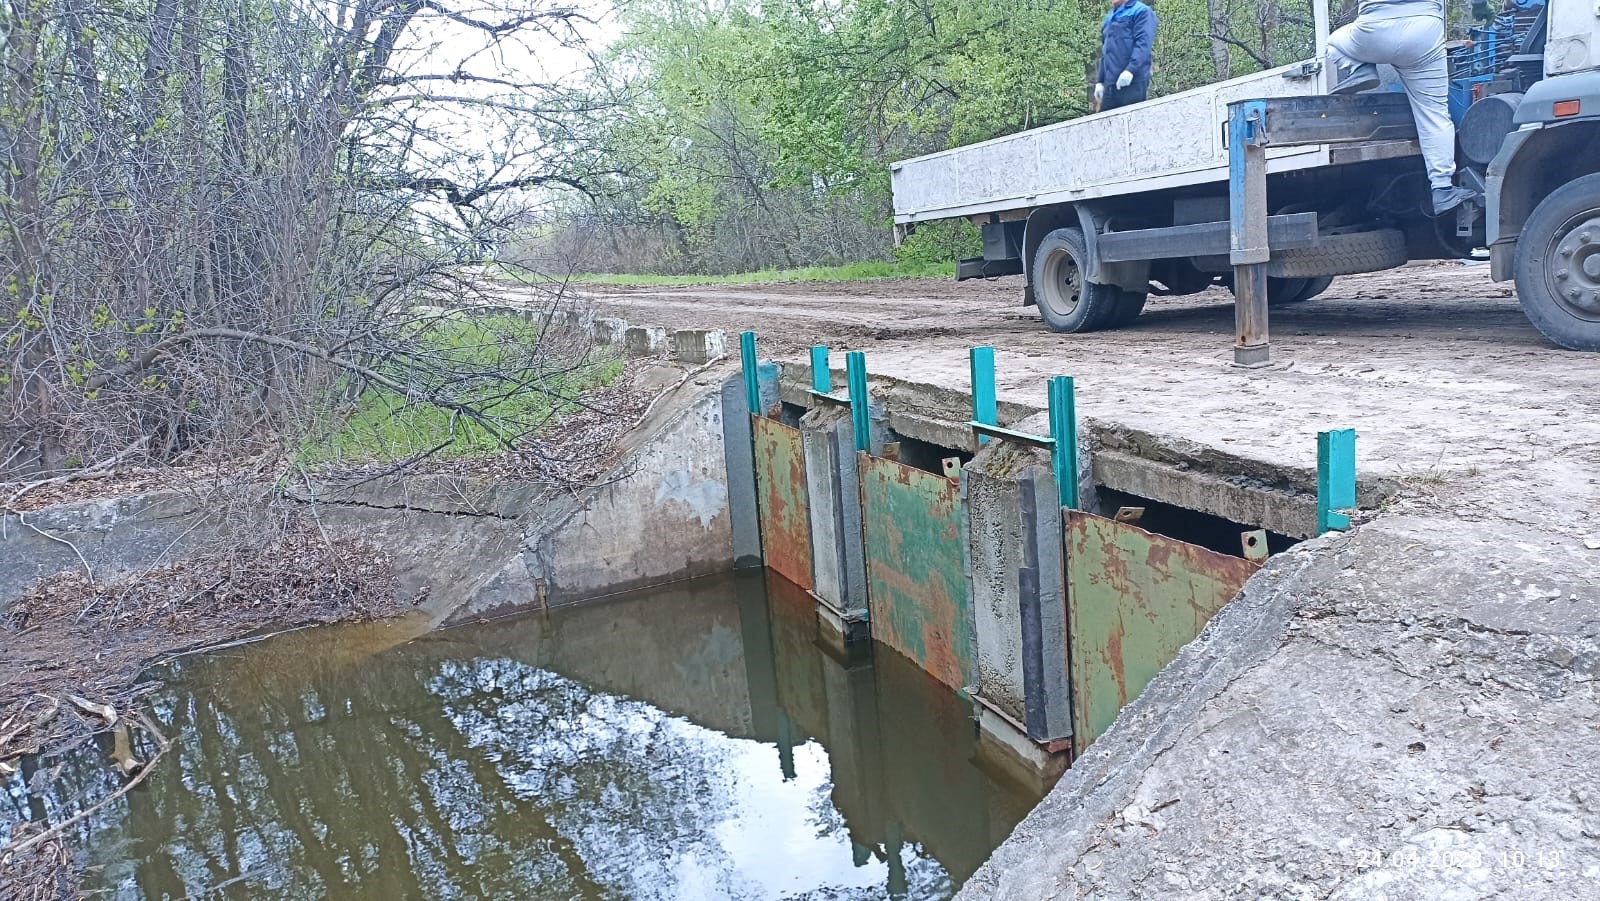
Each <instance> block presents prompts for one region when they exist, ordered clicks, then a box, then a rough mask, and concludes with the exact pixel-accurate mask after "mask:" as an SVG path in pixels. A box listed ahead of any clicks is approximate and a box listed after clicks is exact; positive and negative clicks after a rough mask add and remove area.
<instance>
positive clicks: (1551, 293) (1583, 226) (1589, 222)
mask: <svg viewBox="0 0 1600 901" xmlns="http://www.w3.org/2000/svg"><path fill="white" fill-rule="evenodd" d="M1516 276H1517V298H1518V300H1520V301H1521V303H1522V311H1523V312H1524V313H1526V314H1528V319H1529V320H1531V321H1532V322H1533V324H1534V326H1535V327H1536V328H1538V329H1539V331H1541V332H1543V333H1544V336H1545V337H1546V338H1549V339H1550V340H1551V341H1553V342H1555V343H1556V344H1559V345H1561V346H1562V347H1565V348H1567V349H1568V350H1591V351H1600V174H1595V175H1585V176H1584V177H1582V178H1579V179H1575V180H1573V181H1570V182H1568V183H1567V184H1565V185H1563V186H1561V187H1560V188H1557V189H1556V190H1555V191H1554V192H1552V193H1551V194H1550V196H1549V197H1546V198H1545V199H1544V201H1543V202H1541V203H1540V204H1539V205H1538V206H1537V207H1534V210H1533V215H1531V216H1529V217H1528V221H1527V223H1526V224H1525V225H1523V227H1522V237H1520V238H1518V239H1517V263H1516Z"/></svg>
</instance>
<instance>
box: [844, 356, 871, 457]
mask: <svg viewBox="0 0 1600 901" xmlns="http://www.w3.org/2000/svg"><path fill="white" fill-rule="evenodd" d="M844 372H845V378H846V379H847V380H848V381H849V384H850V421H851V423H852V424H853V425H854V426H855V428H854V431H855V433H856V450H858V451H870V450H872V416H871V414H870V413H869V412H868V410H867V355H866V354H864V353H862V352H861V351H859V350H857V351H851V352H850V353H847V354H845V356H844Z"/></svg>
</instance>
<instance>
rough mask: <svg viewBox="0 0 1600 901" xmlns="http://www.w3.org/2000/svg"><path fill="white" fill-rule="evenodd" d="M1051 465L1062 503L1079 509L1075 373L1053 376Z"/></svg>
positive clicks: (1051, 393)
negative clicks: (1073, 374)
mask: <svg viewBox="0 0 1600 901" xmlns="http://www.w3.org/2000/svg"><path fill="white" fill-rule="evenodd" d="M1050 437H1051V438H1052V439H1054V446H1053V447H1052V448H1051V449H1050V466H1051V469H1053V470H1055V476H1056V493H1057V494H1058V495H1059V498H1058V499H1059V500H1060V502H1061V506H1063V507H1066V508H1067V509H1069V510H1076V509H1078V401H1077V391H1076V388H1075V387H1074V385H1073V381H1072V376H1069V375H1058V376H1054V377H1052V378H1051V379H1050Z"/></svg>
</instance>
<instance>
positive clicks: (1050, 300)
mask: <svg viewBox="0 0 1600 901" xmlns="http://www.w3.org/2000/svg"><path fill="white" fill-rule="evenodd" d="M1088 257H1089V252H1088V249H1087V245H1086V244H1085V243H1084V240H1083V231H1082V230H1081V229H1077V228H1058V229H1056V230H1055V231H1053V232H1050V233H1049V234H1047V235H1045V236H1044V240H1043V241H1041V242H1039V249H1038V251H1037V252H1035V253H1034V255H1033V272H1032V278H1031V279H1030V281H1031V282H1032V283H1033V296H1034V298H1035V300H1037V301H1038V304H1039V316H1040V317H1041V318H1043V319H1044V323H1045V325H1048V326H1049V327H1050V330H1051V331H1053V332H1092V331H1094V330H1095V329H1098V328H1103V327H1105V326H1106V324H1107V323H1108V322H1109V321H1110V320H1111V318H1112V317H1113V316H1114V315H1115V314H1116V312H1117V310H1118V308H1119V307H1120V306H1121V301H1122V289H1120V288H1118V287H1117V286H1116V285H1097V284H1095V283H1094V282H1091V281H1089V280H1088V279H1086V278H1084V276H1083V272H1084V265H1083V264H1084V262H1085V261H1086V260H1087V259H1088Z"/></svg>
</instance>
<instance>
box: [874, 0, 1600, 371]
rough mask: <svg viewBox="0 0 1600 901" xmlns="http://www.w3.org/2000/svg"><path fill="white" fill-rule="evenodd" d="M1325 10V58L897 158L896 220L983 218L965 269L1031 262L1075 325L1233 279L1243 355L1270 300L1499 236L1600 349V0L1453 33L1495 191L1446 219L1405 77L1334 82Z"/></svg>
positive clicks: (1524, 291)
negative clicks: (1336, 88)
mask: <svg viewBox="0 0 1600 901" xmlns="http://www.w3.org/2000/svg"><path fill="white" fill-rule="evenodd" d="M1313 8H1314V12H1315V16H1314V18H1315V23H1316V28H1315V35H1316V53H1317V55H1316V59H1313V60H1310V61H1307V62H1302V63H1298V64H1296V65H1292V66H1284V67H1279V68H1275V69H1270V70H1267V71H1262V72H1258V73H1254V74H1251V75H1246V76H1243V77H1240V78H1235V79H1232V80H1229V81H1224V82H1220V83H1217V84H1211V85H1206V86H1204V87H1200V88H1196V89H1193V90H1189V91H1185V92H1182V93H1179V94H1173V95H1169V96H1165V97H1158V98H1154V99H1152V100H1149V101H1147V102H1145V103H1142V104H1138V105H1135V106H1131V107H1124V108H1121V109H1117V110H1112V111H1108V112H1102V113H1097V114H1094V115H1089V116H1085V117H1083V118H1079V119H1073V120H1069V121H1065V122H1060V123H1057V124H1054V125H1048V126H1044V127H1042V128H1036V129H1032V130H1030V131H1024V132H1020V133H1018V134H1014V135H1008V136H1005V137H1000V138H995V139H993V140H989V141H984V142H982V143H978V144H973V145H969V146H965V147H957V148H954V149H951V150H946V151H943V152H940V153H934V154H929V155H927V156H921V157H917V158H915V159H909V160H905V161H903V162H898V163H895V164H893V165H892V167H891V173H890V174H891V184H892V188H893V196H894V217H895V229H896V234H897V237H899V236H903V235H904V234H906V233H907V232H908V231H909V230H911V229H914V228H915V227H916V226H917V225H918V224H919V223H925V222H930V221H935V220H940V219H952V218H966V219H969V220H971V221H972V222H973V223H975V224H977V225H978V226H979V228H980V230H981V233H982V238H983V255H982V256H981V257H976V258H973V259H968V260H962V261H961V262H960V263H959V265H958V270H957V278H958V279H968V278H982V277H994V276H1000V275H1014V274H1021V275H1023V276H1024V277H1025V279H1024V281H1025V287H1024V291H1023V297H1022V302H1023V303H1025V304H1030V305H1033V304H1036V305H1037V306H1038V307H1039V312H1040V315H1041V318H1042V319H1043V321H1044V322H1045V324H1046V325H1048V326H1049V327H1050V328H1051V329H1053V330H1055V331H1058V332H1087V331H1093V330H1096V329H1105V328H1115V327H1118V326H1121V325H1125V324H1127V323H1129V322H1132V321H1133V320H1134V319H1135V318H1136V317H1137V316H1138V315H1139V314H1140V312H1141V311H1142V310H1143V309H1144V306H1145V303H1146V299H1147V298H1148V296H1149V295H1150V294H1164V295H1185V294H1193V293H1198V292H1200V291H1204V290H1206V289H1207V288H1209V287H1211V286H1213V285H1219V284H1220V285H1224V286H1227V287H1229V288H1230V289H1232V290H1233V292H1234V294H1235V297H1236V309H1237V318H1238V326H1239V332H1240V334H1239V335H1238V336H1236V337H1237V342H1236V344H1235V356H1236V359H1237V360H1238V361H1239V362H1241V363H1258V362H1262V361H1264V360H1265V359H1266V358H1267V356H1268V353H1269V352H1268V342H1267V337H1266V336H1267V332H1266V316H1267V307H1269V306H1277V305H1282V304H1290V303H1300V302H1304V301H1307V300H1310V299H1312V298H1314V297H1316V296H1317V295H1319V294H1321V293H1322V292H1323V291H1325V290H1327V288H1328V286H1329V285H1330V284H1331V282H1332V280H1333V279H1334V278H1337V277H1339V276H1342V275H1350V274H1355V273H1360V272H1371V271H1378V270H1382V269H1389V268H1394V267H1397V266H1401V265H1404V264H1405V263H1406V262H1408V261H1411V260H1430V259H1466V258H1473V257H1474V256H1475V255H1476V256H1479V257H1481V256H1482V255H1483V253H1484V252H1485V251H1486V252H1487V255H1488V258H1489V267H1488V269H1489V277H1490V278H1492V279H1494V280H1496V281H1515V283H1516V289H1517V296H1518V298H1519V302H1520V304H1521V306H1522V308H1523V310H1524V311H1525V312H1526V313H1527V316H1528V318H1529V319H1530V320H1531V321H1532V322H1533V324H1534V325H1535V326H1536V327H1537V328H1538V329H1539V331H1540V332H1542V333H1543V334H1544V335H1545V336H1546V337H1547V338H1548V339H1549V340H1550V341H1552V342H1554V343H1555V344H1557V345H1559V346H1561V347H1563V348H1568V349H1572V350H1582V351H1600V0H1507V4H1506V6H1505V7H1504V9H1503V10H1502V12H1501V14H1500V15H1498V16H1496V17H1495V18H1494V20H1493V21H1492V22H1489V23H1486V24H1484V25H1481V26H1479V27H1477V28H1475V29H1473V33H1472V38H1473V40H1471V41H1469V42H1463V43H1462V44H1461V45H1460V46H1457V47H1455V48H1454V49H1452V51H1451V55H1450V60H1451V85H1450V89H1451V114H1452V118H1454V119H1455V120H1456V126H1457V162H1458V179H1459V180H1464V181H1466V182H1467V183H1469V184H1472V185H1475V186H1478V187H1479V188H1480V189H1481V190H1482V191H1483V193H1484V201H1483V202H1482V203H1480V204H1464V205H1462V207H1460V208H1458V210H1457V211H1454V212H1452V213H1449V214H1446V215H1445V216H1443V217H1436V216H1434V215H1433V214H1432V209H1431V205H1430V200H1429V187H1430V186H1429V184H1428V180H1427V177H1426V173H1425V171H1424V169H1423V166H1422V162H1421V157H1420V156H1419V148H1418V145H1417V143H1416V140H1415V126H1414V124H1413V123H1412V122H1411V118H1410V113H1409V108H1408V106H1407V105H1406V103H1405V99H1404V96H1403V94H1400V93H1398V85H1397V84H1394V83H1393V75H1392V73H1389V72H1387V69H1385V74H1386V77H1387V80H1388V82H1389V83H1386V84H1385V86H1383V87H1380V88H1377V89H1375V90H1374V91H1373V92H1369V93H1364V94H1360V95H1355V96H1353V97H1335V96H1330V91H1329V88H1330V86H1331V83H1332V73H1331V72H1329V71H1326V70H1325V67H1324V66H1323V65H1322V63H1321V60H1322V58H1323V56H1324V53H1325V50H1326V45H1327V36H1328V4H1327V0H1314V4H1313Z"/></svg>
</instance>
